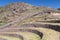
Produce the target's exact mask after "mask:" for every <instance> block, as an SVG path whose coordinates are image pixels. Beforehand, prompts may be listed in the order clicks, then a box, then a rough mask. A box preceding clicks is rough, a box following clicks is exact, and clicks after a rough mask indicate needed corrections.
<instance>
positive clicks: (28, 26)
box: [0, 2, 60, 40]
mask: <svg viewBox="0 0 60 40" xmlns="http://www.w3.org/2000/svg"><path fill="white" fill-rule="evenodd" d="M27 34H28V35H29V36H28V35H27ZM12 38H13V40H60V11H59V10H57V9H53V8H50V7H45V6H39V7H38V6H33V5H30V4H27V3H23V2H18V3H11V4H8V5H6V6H4V7H0V40H5V39H6V40H12Z"/></svg>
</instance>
